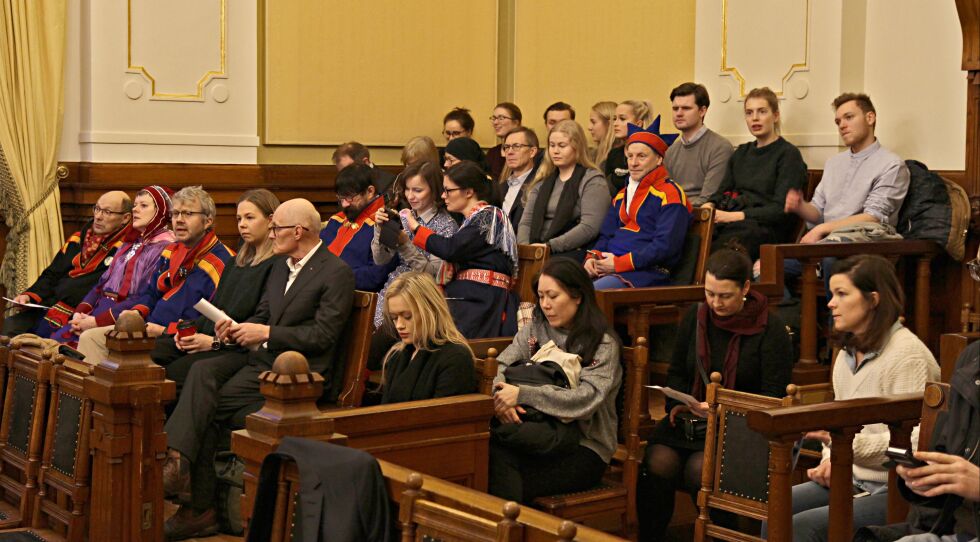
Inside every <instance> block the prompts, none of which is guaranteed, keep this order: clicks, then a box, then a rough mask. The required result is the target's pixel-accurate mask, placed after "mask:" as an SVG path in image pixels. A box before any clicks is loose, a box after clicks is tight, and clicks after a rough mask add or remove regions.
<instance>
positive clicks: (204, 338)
mask: <svg viewBox="0 0 980 542" xmlns="http://www.w3.org/2000/svg"><path fill="white" fill-rule="evenodd" d="M276 207H279V198H277V197H276V196H275V194H273V193H272V192H269V191H268V190H266V189H264V188H257V189H255V190H249V191H248V192H245V193H244V194H242V196H241V197H240V198H238V207H237V210H236V213H235V218H236V220H237V222H238V234H239V235H240V236H241V239H242V242H241V244H240V245H239V250H238V255H237V256H235V265H225V269H224V271H223V272H222V273H221V280H220V281H219V282H218V288H217V289H216V290H215V291H214V297H213V298H211V304H213V305H214V306H216V307H218V308H219V309H221V310H223V311H225V313H226V314H227V315H228V316H229V317H230V318H231V319H232V320H234V321H236V322H244V321H245V320H247V319H248V318H249V317H250V316H252V314H254V313H255V307H257V306H258V304H259V299H260V298H261V297H262V293H263V292H264V291H265V288H264V285H265V280H266V278H268V276H269V271H271V270H272V266H273V265H275V264H276V262H282V261H283V259H284V257H282V256H275V255H274V254H273V251H272V239H270V238H269V225H270V224H271V223H272V213H274V212H275V210H276ZM193 324H194V325H193V326H192V329H193V330H194V332H193V333H190V334H187V335H184V334H182V333H181V332H180V330H179V329H178V334H177V335H167V334H163V335H160V336H159V337H157V340H156V344H155V345H154V347H153V351H152V352H150V358H151V359H153V362H154V363H156V364H157V365H160V366H162V367H165V368H166V370H167V378H168V379H169V380H173V381H174V382H176V383H177V391H178V393H179V392H180V388H181V386H182V385H183V383H184V379H185V378H187V373H188V371H190V369H191V365H193V364H194V362H196V361H197V360H199V359H203V358H206V357H210V356H212V355H215V354H220V353H222V352H223V351H224V352H227V350H223V349H226V348H232V347H229V346H227V345H225V344H223V343H222V342H221V341H219V340H218V339H217V337H216V336H215V332H214V322H212V321H211V320H208V319H207V318H205V317H204V316H201V317H198V319H197V320H195V321H194V322H193Z"/></svg>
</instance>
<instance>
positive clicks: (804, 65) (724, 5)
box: [721, 0, 810, 98]
mask: <svg viewBox="0 0 980 542" xmlns="http://www.w3.org/2000/svg"><path fill="white" fill-rule="evenodd" d="M804 1H805V3H806V7H805V8H804V17H803V61H802V62H797V63H795V64H791V65H790V67H789V70H787V71H786V75H784V76H783V78H782V80H781V83H780V85H781V86H780V88H779V90H778V91H776V90H775V89H773V90H774V91H775V92H776V95H777V96H782V95H783V91H784V89H785V87H786V81H788V80H789V78H790V77H792V76H793V74H794V73H796V72H800V71H807V70H809V69H810V65H809V63H810V0H804ZM721 71H722V74H728V75H730V76H732V77H734V78H735V80H736V81H738V95H739V97H740V98H744V97H745V94H746V92H745V77H743V76H742V73H741V72H739V71H738V68H737V67H735V66H729V65H728V0H722V2H721Z"/></svg>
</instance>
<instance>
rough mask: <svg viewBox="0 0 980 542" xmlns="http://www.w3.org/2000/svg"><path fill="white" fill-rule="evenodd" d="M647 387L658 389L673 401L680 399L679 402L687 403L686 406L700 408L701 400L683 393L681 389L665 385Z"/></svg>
mask: <svg viewBox="0 0 980 542" xmlns="http://www.w3.org/2000/svg"><path fill="white" fill-rule="evenodd" d="M647 387H648V388H650V389H654V390H660V391H662V392H663V393H664V395H666V396H667V397H670V398H671V399H673V400H675V401H680V402H682V403H684V404H685V405H687V406H688V407H691V408H698V409H700V408H701V406H700V405H701V401H698V400H697V399H695V398H694V397H693V396H691V395H688V394H686V393H684V392H682V391H677V390H675V389H671V388H668V387H665V386H647Z"/></svg>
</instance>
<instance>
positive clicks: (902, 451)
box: [885, 446, 928, 469]
mask: <svg viewBox="0 0 980 542" xmlns="http://www.w3.org/2000/svg"><path fill="white" fill-rule="evenodd" d="M885 455H886V456H887V457H888V459H890V460H891V461H892V462H894V463H895V464H897V465H901V466H903V467H908V468H910V469H915V468H918V467H924V466H926V465H928V463H926V462H925V461H923V460H921V459H916V458H915V456H914V455H912V450H910V449H908V448H895V447H893V446H889V447H888V449H887V450H885ZM886 465H887V466H888V468H891V465H890V464H888V463H886Z"/></svg>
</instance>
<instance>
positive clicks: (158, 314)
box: [78, 186, 231, 363]
mask: <svg viewBox="0 0 980 542" xmlns="http://www.w3.org/2000/svg"><path fill="white" fill-rule="evenodd" d="M171 201H173V206H174V208H173V212H172V214H171V216H172V219H171V221H172V228H173V232H174V236H175V237H176V238H177V242H176V243H173V244H171V245H170V246H168V247H167V248H165V249H163V253H161V254H160V259H159V261H158V263H157V273H156V287H155V288H149V289H148V290H147V291H146V292H145V293H143V294H142V295H139V296H137V297H136V298H135V302H136V304H135V305H134V306H133V308H132V309H131V310H134V311H137V312H139V314H140V316H142V317H143V318H144V319H145V320H146V332H147V334H148V335H149V336H151V337H159V336H160V335H162V334H164V333H168V334H171V335H172V334H175V333H177V324H178V323H179V322H180V321H182V320H187V321H192V320H194V319H196V318H197V317H198V316H200V314H199V313H198V312H197V309H195V308H194V304H195V303H197V302H198V301H200V300H201V299H211V296H212V295H214V291H215V289H216V288H217V287H218V281H219V280H221V273H222V272H223V271H224V268H225V262H227V261H228V260H229V259H230V258H231V251H230V250H228V247H226V246H225V245H224V244H223V243H222V242H221V241H219V240H218V236H217V235H215V233H214V230H213V228H212V226H213V225H214V216H215V213H216V210H215V205H214V200H213V199H211V196H210V195H209V194H208V193H207V192H205V191H204V189H203V188H201V187H200V186H187V187H184V188H182V189H180V191H178V192H177V193H176V194H174V195H173V196H172V197H171ZM126 312H127V311H123V314H125V313H126ZM106 331H108V327H95V328H91V329H88V330H86V331H84V332H82V334H81V335H80V336H79V337H78V350H79V351H80V352H82V353H83V354H85V359H86V360H88V361H91V362H92V363H100V362H101V361H102V359H101V358H103V357H104V356H105V355H106V354H107V353H108V350H107V348H106V344H105V332H106Z"/></svg>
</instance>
